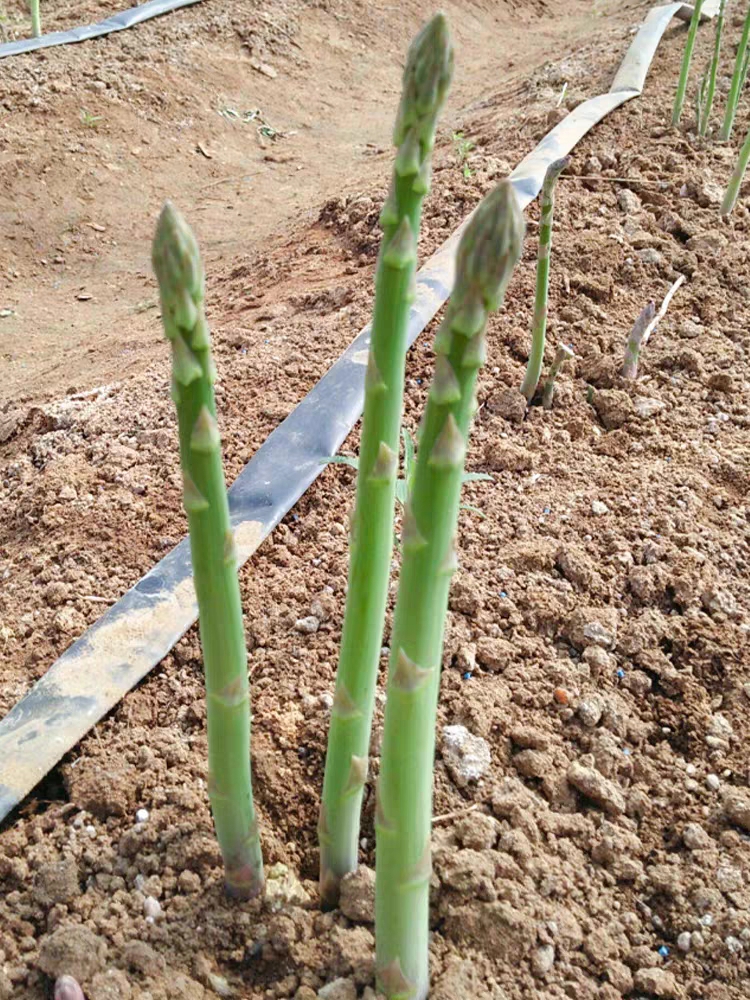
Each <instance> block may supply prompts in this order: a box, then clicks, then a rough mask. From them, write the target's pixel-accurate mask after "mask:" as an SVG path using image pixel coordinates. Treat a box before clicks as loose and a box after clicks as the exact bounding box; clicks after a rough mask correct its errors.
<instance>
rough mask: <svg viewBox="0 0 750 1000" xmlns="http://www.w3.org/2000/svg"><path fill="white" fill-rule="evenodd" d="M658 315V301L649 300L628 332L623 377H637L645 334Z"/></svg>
mask: <svg viewBox="0 0 750 1000" xmlns="http://www.w3.org/2000/svg"><path fill="white" fill-rule="evenodd" d="M655 315H656V303H655V302H647V303H646V305H645V306H644V307H643V309H641V311H640V312H639V313H638V316H637V318H636V321H635V323H633V327H632V329H631V331H630V333H629V334H628V339H627V342H626V344H625V359H624V360H623V363H622V371H621V373H620V374H621V375H622V377H623V378H635V377H636V376H637V374H638V359H639V358H640V355H641V343H642V341H643V336H644V334H645V332H646V330H647V329H648V327H649V325H650V323H651V320H652V319H653V318H654V316H655Z"/></svg>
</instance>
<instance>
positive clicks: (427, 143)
mask: <svg viewBox="0 0 750 1000" xmlns="http://www.w3.org/2000/svg"><path fill="white" fill-rule="evenodd" d="M452 73H453V47H452V44H451V40H450V36H449V33H448V25H447V22H446V20H445V18H444V17H443V15H442V14H438V15H437V16H436V17H434V18H433V19H432V20H431V21H430V22H429V23H428V24H427V25H425V26H424V27H423V28H422V30H421V31H420V33H419V34H418V35H417V37H416V38H415V39H414V41H413V42H412V45H411V47H410V49H409V53H408V56H407V61H406V68H405V70H404V80H403V91H402V96H401V104H400V107H399V110H398V117H397V120H396V127H395V130H394V145H395V146H397V147H398V151H397V153H396V159H395V164H394V172H393V179H392V183H391V190H390V194H389V196H388V199H387V201H386V203H385V205H384V207H383V211H382V213H381V216H380V221H381V225H382V227H383V242H382V246H381V250H380V259H379V261H378V270H377V275H376V279H375V305H374V313H373V320H372V332H371V338H372V339H371V343H370V356H369V361H368V366H367V376H366V381H365V407H364V416H363V421H362V440H361V444H360V455H359V465H358V474H357V496H356V504H355V511H354V519H353V528H352V536H351V550H350V551H351V555H350V565H349V588H348V593H347V601H346V610H345V614H344V627H343V634H342V638H341V651H340V654H339V663H338V671H337V674H336V690H335V695H334V701H333V710H332V713H331V729H330V734H329V740H328V752H327V757H326V766H325V776H324V781H323V797H322V803H321V810H320V820H319V824H318V836H319V841H320V889H321V896H322V899H323V903H324V904H325V905H327V906H334V905H335V904H336V903H337V902H338V896H339V885H340V882H341V879H342V877H343V876H344V875H345V874H346V873H347V872H350V871H353V870H354V869H355V868H356V867H357V858H358V850H359V824H360V811H361V806H362V794H363V790H364V785H365V781H366V778H367V768H368V752H369V743H370V729H371V725H372V713H373V703H374V697H375V686H376V682H377V674H378V666H379V662H380V650H381V647H382V638H383V623H384V618H385V606H386V601H387V598H388V582H389V576H390V565H391V555H392V550H393V511H394V494H395V489H396V475H397V466H398V449H399V429H400V425H401V411H402V408H403V391H404V367H405V362H406V340H407V321H408V317H409V309H410V306H411V303H412V301H413V300H414V280H415V279H414V274H415V270H416V262H417V234H418V231H419V224H420V218H421V211H422V201H423V199H424V196H425V195H426V193H427V191H428V190H429V186H430V167H431V161H432V148H433V144H434V140H435V124H436V120H437V115H438V112H439V111H440V108H441V106H442V104H443V101H444V99H445V96H446V93H447V90H448V87H449V84H450V80H451V76H452Z"/></svg>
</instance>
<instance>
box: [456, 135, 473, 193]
mask: <svg viewBox="0 0 750 1000" xmlns="http://www.w3.org/2000/svg"><path fill="white" fill-rule="evenodd" d="M451 138H452V139H453V148H454V149H455V151H456V157H457V158H458V165H459V166H460V167H461V173H462V174H463V175H464V179H465V180H467V181H468V179H469V178H470V177H471V176H472V170H471V167H470V166H469V153H470V152H471V151H472V149H473V148H474V142H473V140H471V139H467V138H466V137H465V136H464V134H463V132H454V133H453V135H452V136H451Z"/></svg>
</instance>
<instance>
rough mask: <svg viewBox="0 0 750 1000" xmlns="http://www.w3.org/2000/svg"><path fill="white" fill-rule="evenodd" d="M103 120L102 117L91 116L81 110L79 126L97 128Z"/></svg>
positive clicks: (83, 109)
mask: <svg viewBox="0 0 750 1000" xmlns="http://www.w3.org/2000/svg"><path fill="white" fill-rule="evenodd" d="M103 120H104V119H103V116H102V115H92V114H91V112H90V111H86V109H85V108H81V125H84V126H85V127H86V128H98V127H99V122H100V121H103Z"/></svg>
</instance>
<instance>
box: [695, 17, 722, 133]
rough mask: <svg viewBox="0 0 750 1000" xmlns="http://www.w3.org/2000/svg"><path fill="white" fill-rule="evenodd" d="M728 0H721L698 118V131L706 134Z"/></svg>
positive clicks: (714, 89)
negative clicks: (704, 91)
mask: <svg viewBox="0 0 750 1000" xmlns="http://www.w3.org/2000/svg"><path fill="white" fill-rule="evenodd" d="M725 7H726V0H721V4H720V6H719V15H718V17H717V18H716V30H715V32H714V51H713V55H712V57H711V66H710V68H709V70H708V78H707V81H706V93H705V97H704V98H703V100H702V101H701V108H700V115H699V118H698V133H699V135H702V136H705V135H706V133H707V132H708V123H709V120H710V118H711V109H712V108H713V105H714V94H715V93H716V74H717V73H718V70H719V56H720V54H721V36H722V32H723V31H724V9H725Z"/></svg>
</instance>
